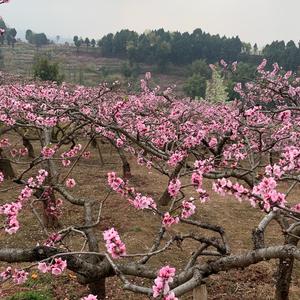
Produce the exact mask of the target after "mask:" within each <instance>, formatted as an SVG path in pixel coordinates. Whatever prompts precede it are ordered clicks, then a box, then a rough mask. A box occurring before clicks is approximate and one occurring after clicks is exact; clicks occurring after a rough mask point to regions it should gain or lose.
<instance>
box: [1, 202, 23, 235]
mask: <svg viewBox="0 0 300 300" xmlns="http://www.w3.org/2000/svg"><path fill="white" fill-rule="evenodd" d="M21 209H22V204H21V202H20V201H17V202H12V203H10V204H8V203H7V204H4V205H2V206H0V214H1V215H2V214H3V215H5V216H6V218H7V219H6V222H5V231H6V232H7V233H9V234H13V233H16V232H17V231H18V230H19V228H20V224H19V221H18V219H17V217H18V214H19V211H20V210H21Z"/></svg>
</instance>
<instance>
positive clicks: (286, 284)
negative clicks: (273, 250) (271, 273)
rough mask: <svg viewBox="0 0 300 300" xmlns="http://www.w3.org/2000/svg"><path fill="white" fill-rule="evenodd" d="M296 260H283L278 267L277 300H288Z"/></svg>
mask: <svg viewBox="0 0 300 300" xmlns="http://www.w3.org/2000/svg"><path fill="white" fill-rule="evenodd" d="M293 266H294V258H285V259H283V258H281V259H280V261H279V266H278V273H277V282H276V294H275V299H276V300H288V299H289V290H290V284H291V279H292V272H293Z"/></svg>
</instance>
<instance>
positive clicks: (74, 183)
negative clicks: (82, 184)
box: [66, 178, 76, 189]
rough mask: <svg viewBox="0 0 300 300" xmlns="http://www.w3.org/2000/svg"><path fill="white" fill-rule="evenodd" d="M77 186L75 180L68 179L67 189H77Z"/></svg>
mask: <svg viewBox="0 0 300 300" xmlns="http://www.w3.org/2000/svg"><path fill="white" fill-rule="evenodd" d="M75 185H76V181H75V179H73V178H68V179H67V180H66V187H68V188H70V189H72V188H73V187H75Z"/></svg>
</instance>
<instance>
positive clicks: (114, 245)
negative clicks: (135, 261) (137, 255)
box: [103, 228, 126, 258]
mask: <svg viewBox="0 0 300 300" xmlns="http://www.w3.org/2000/svg"><path fill="white" fill-rule="evenodd" d="M103 238H104V240H105V242H106V249H107V251H108V253H110V254H111V256H112V257H113V258H120V257H122V256H124V255H126V246H125V244H124V243H123V242H122V241H121V239H120V236H119V234H118V232H117V231H116V230H115V229H114V228H111V229H108V230H106V231H104V232H103Z"/></svg>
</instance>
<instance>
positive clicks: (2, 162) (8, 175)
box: [0, 157, 16, 179]
mask: <svg viewBox="0 0 300 300" xmlns="http://www.w3.org/2000/svg"><path fill="white" fill-rule="evenodd" d="M0 171H1V172H2V173H3V175H4V178H5V179H12V178H15V177H16V175H15V172H14V169H13V168H12V166H11V163H10V161H9V159H7V158H4V157H1V158H0Z"/></svg>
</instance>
